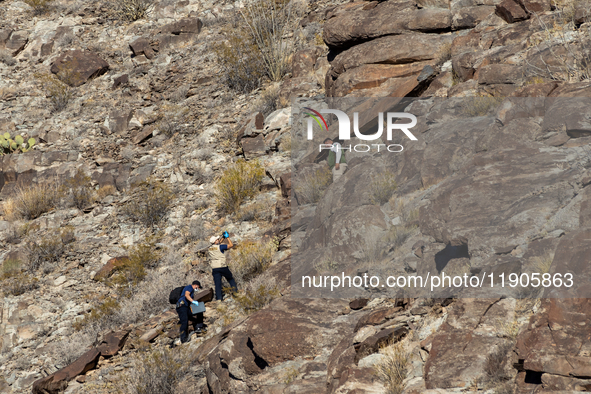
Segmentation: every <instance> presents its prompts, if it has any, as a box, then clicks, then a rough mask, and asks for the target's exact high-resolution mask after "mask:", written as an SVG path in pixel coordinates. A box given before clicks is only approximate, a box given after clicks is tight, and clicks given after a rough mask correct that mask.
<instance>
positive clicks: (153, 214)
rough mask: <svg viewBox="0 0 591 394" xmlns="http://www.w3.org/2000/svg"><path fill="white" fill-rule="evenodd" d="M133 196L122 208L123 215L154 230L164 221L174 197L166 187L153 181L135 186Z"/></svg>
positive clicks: (149, 180)
mask: <svg viewBox="0 0 591 394" xmlns="http://www.w3.org/2000/svg"><path fill="white" fill-rule="evenodd" d="M133 195H134V198H133V199H132V200H131V201H129V202H128V203H127V204H126V205H125V206H124V207H123V213H124V214H125V215H127V216H128V217H129V218H130V219H132V220H135V221H138V222H140V223H142V224H143V225H144V226H146V227H148V228H154V226H156V225H158V224H159V223H160V222H161V221H162V219H164V216H166V214H167V213H168V208H169V207H170V205H171V203H172V198H173V197H174V193H173V192H172V190H171V189H170V187H169V186H168V185H166V184H164V183H162V182H157V181H156V180H154V179H148V180H146V181H145V182H142V183H140V184H139V185H137V186H136V187H135V188H134V190H133Z"/></svg>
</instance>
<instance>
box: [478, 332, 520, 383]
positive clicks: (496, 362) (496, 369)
mask: <svg viewBox="0 0 591 394" xmlns="http://www.w3.org/2000/svg"><path fill="white" fill-rule="evenodd" d="M512 348H513V343H510V342H506V343H504V344H503V345H501V346H499V347H498V348H497V349H496V350H495V351H494V352H492V353H490V354H489V355H488V356H486V362H485V364H484V373H485V376H486V381H487V383H488V384H489V385H494V386H496V385H498V384H499V383H501V382H503V381H507V380H508V379H509V376H506V374H505V372H504V369H505V368H504V366H505V363H506V360H507V353H509V352H510V351H511V349H512Z"/></svg>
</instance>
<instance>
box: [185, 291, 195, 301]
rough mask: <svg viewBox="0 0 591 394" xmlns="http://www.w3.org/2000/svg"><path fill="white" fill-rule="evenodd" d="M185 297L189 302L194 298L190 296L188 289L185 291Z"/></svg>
mask: <svg viewBox="0 0 591 394" xmlns="http://www.w3.org/2000/svg"><path fill="white" fill-rule="evenodd" d="M185 298H186V299H187V300H188V301H189V302H193V301H194V300H193V299H192V298H191V293H189V292H188V291H185Z"/></svg>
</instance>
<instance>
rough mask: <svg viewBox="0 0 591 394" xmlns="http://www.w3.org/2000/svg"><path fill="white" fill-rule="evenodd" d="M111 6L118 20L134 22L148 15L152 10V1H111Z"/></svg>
mask: <svg viewBox="0 0 591 394" xmlns="http://www.w3.org/2000/svg"><path fill="white" fill-rule="evenodd" d="M111 5H112V6H113V9H114V11H115V14H116V15H117V16H118V17H119V18H120V19H123V20H127V21H129V22H135V21H137V20H140V19H143V18H145V17H146V16H147V15H148V13H149V12H150V11H151V10H152V9H153V8H154V0H111Z"/></svg>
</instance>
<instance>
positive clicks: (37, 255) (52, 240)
mask: <svg viewBox="0 0 591 394" xmlns="http://www.w3.org/2000/svg"><path fill="white" fill-rule="evenodd" d="M74 240H75V237H74V234H73V229H72V228H63V229H60V231H59V233H58V234H53V235H52V234H48V235H46V236H45V237H42V238H40V239H39V238H37V237H35V236H33V235H29V236H28V237H27V240H26V241H25V247H24V249H25V252H26V253H27V257H28V259H27V266H26V268H27V270H28V271H29V272H31V273H35V272H36V271H37V269H39V268H40V267H43V269H44V271H45V273H48V272H51V271H52V270H53V265H54V264H55V263H57V262H58V261H59V260H60V258H61V257H62V255H63V254H64V252H65V251H66V249H67V244H69V243H71V242H74Z"/></svg>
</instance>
